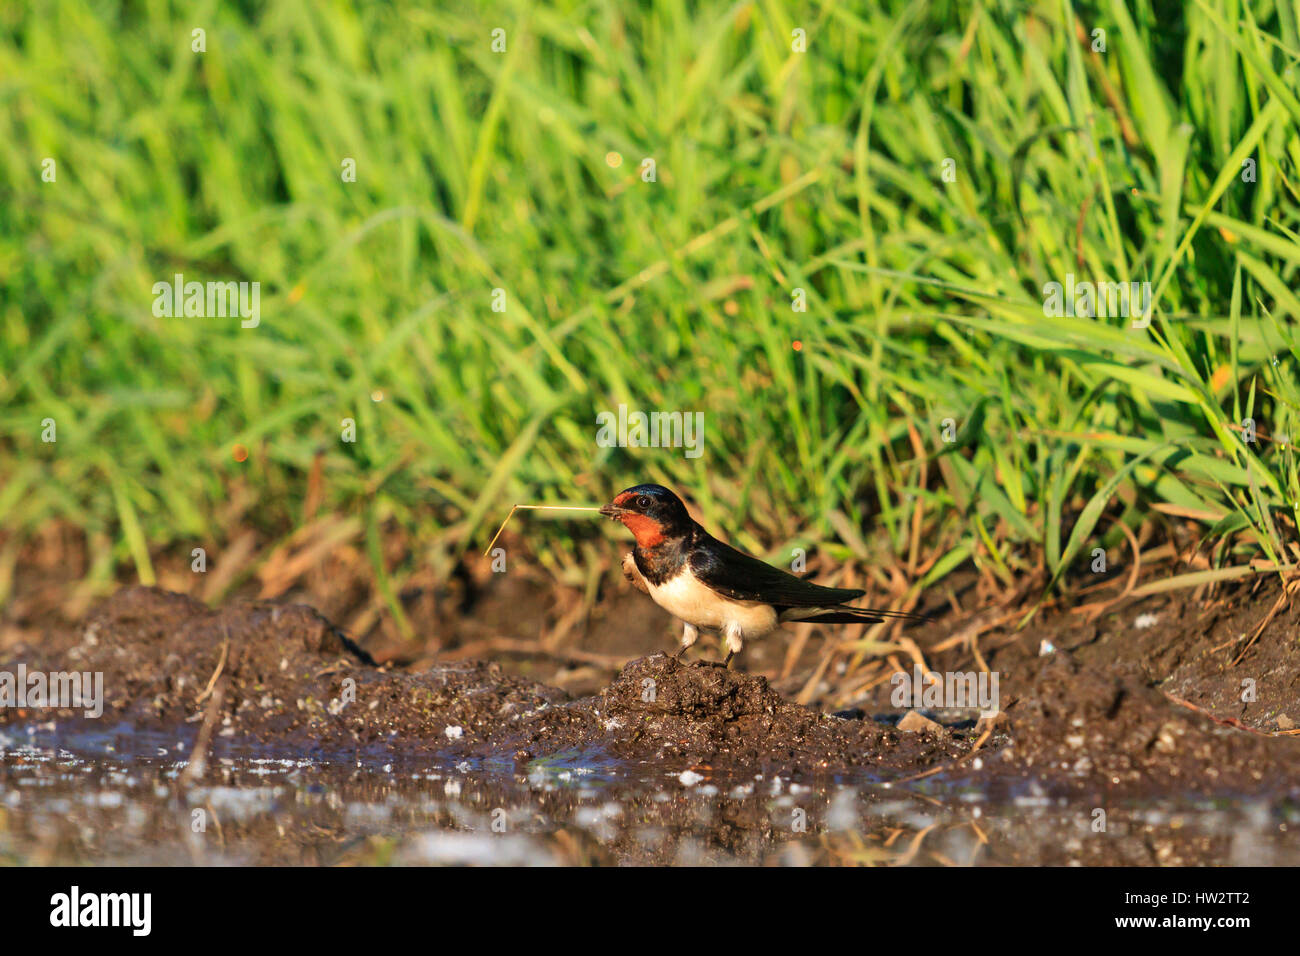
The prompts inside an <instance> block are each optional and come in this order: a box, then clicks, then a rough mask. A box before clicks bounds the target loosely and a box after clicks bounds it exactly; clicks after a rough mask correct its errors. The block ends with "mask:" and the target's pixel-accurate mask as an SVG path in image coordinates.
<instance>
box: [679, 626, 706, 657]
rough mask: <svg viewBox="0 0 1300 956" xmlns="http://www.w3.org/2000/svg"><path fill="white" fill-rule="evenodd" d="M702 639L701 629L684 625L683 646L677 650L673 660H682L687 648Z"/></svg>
mask: <svg viewBox="0 0 1300 956" xmlns="http://www.w3.org/2000/svg"><path fill="white" fill-rule="evenodd" d="M699 639H700V629H699V628H697V627H696V626H695V625H694V624H684V625H683V626H682V646H681V647H679V648H677V653H676V654H674V655H673V660H675V661H678V660H681V658H682V655H683V654H685V653H686V648H688V647H690V646H691V645H692V644H694V643H695V642H696V641H698V640H699Z"/></svg>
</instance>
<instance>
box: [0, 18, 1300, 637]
mask: <svg viewBox="0 0 1300 956" xmlns="http://www.w3.org/2000/svg"><path fill="white" fill-rule="evenodd" d="M1298 22H1300V16H1298V15H1297V6H1296V5H1295V4H1293V3H1286V2H1273V0H1263V2H1259V3H1240V2H1229V0H1223V2H1219V0H1191V2H1189V3H1186V4H1169V3H1163V2H1161V3H1151V2H1146V0H1140V2H1135V3H1123V2H1119V0H1115V2H1109V3H1105V2H1103V3H1097V4H1079V5H1071V4H1068V3H1050V2H1048V3H1042V4H1032V3H1031V4H1027V3H979V2H976V3H966V2H921V0H914V2H876V0H868V2H863V3H854V4H837V3H827V4H815V3H795V4H781V3H775V2H738V3H715V2H700V3H689V4H687V3H680V2H673V0H663V2H653V3H645V4H627V3H618V2H604V0H593V2H585V3H559V4H554V5H547V6H538V5H534V4H532V3H525V2H520V3H494V2H489V3H473V4H470V3H465V4H453V5H436V6H433V7H430V6H429V5H426V4H415V3H406V2H398V3H393V4H359V5H352V4H347V3H328V4H301V3H295V2H287V0H267V2H263V3H235V4H231V3H198V4H193V5H191V4H175V3H166V2H161V0H152V2H131V3H109V2H87V0H49V2H32V3H26V4H12V5H6V6H5V8H4V10H3V11H2V12H0V475H2V476H3V479H2V480H3V487H2V488H0V527H3V528H4V529H6V531H7V532H8V534H7V536H6V539H5V541H6V544H5V548H4V552H3V554H2V555H0V570H3V571H4V574H5V581H6V589H7V587H8V583H7V582H8V576H9V575H11V574H12V571H13V565H14V563H15V562H16V560H17V555H18V554H19V553H20V548H21V546H22V543H23V542H25V541H27V540H28V539H29V538H30V537H31V536H32V535H34V534H36V533H37V532H39V531H40V529H42V528H45V527H48V526H50V525H51V524H52V523H64V524H70V525H72V526H73V527H75V528H77V529H80V530H81V531H84V533H85V534H86V536H87V539H88V540H89V541H91V542H93V543H95V545H96V547H95V549H94V550H93V552H92V558H93V564H92V567H91V568H90V571H89V575H90V577H91V578H92V579H93V580H94V581H95V582H98V583H99V584H100V585H102V586H103V587H107V586H108V585H109V583H110V582H111V581H112V580H114V579H115V578H117V577H120V576H122V575H124V574H125V575H128V576H129V575H136V576H138V577H139V578H140V579H142V580H144V581H146V582H148V581H152V580H153V579H154V567H153V561H154V560H155V559H156V557H157V555H158V554H160V553H179V554H182V555H188V554H189V552H190V549H191V548H192V547H195V546H205V547H208V548H210V549H213V550H214V551H215V552H217V553H219V552H220V549H221V547H222V546H223V544H224V543H228V541H229V538H230V536H231V534H232V533H233V531H234V529H233V528H232V527H231V525H230V519H229V516H230V515H231V514H232V511H231V508H232V502H233V501H238V502H241V503H242V509H243V510H241V511H239V514H240V518H239V523H240V524H250V525H255V526H256V527H258V528H259V529H261V533H263V534H265V535H267V536H269V538H270V539H271V540H276V539H283V538H286V537H287V536H289V535H291V534H292V533H293V531H294V529H295V528H296V527H299V526H301V524H302V523H303V522H304V521H306V520H308V519H309V518H310V517H312V516H313V515H314V514H315V513H317V512H329V513H337V514H340V515H347V516H349V522H350V523H349V524H348V525H347V528H348V529H349V530H348V532H347V533H348V534H352V535H355V537H356V539H357V540H358V541H359V542H362V543H363V544H364V547H365V553H366V554H367V555H368V556H369V558H370V559H371V560H372V562H373V564H374V571H375V574H376V581H377V583H378V584H379V585H380V586H381V587H382V588H384V589H385V592H386V594H388V595H389V596H390V599H391V595H393V594H395V593H399V592H400V590H401V586H402V583H403V580H404V578H405V577H406V576H409V575H410V574H411V573H413V572H414V570H415V569H416V568H417V567H421V566H432V567H434V568H435V569H437V570H438V573H440V574H449V573H450V572H451V569H452V567H454V565H455V564H456V562H457V561H459V560H461V559H462V558H463V557H464V556H465V555H467V554H472V553H475V552H476V551H477V550H479V549H481V548H482V546H483V545H484V543H485V542H486V539H487V538H488V537H489V536H490V535H491V533H492V531H493V530H494V527H495V524H496V523H497V521H498V519H499V518H500V517H501V516H503V515H504V513H505V511H506V510H507V509H508V507H509V505H510V504H511V503H513V502H516V501H553V502H564V503H598V502H600V501H602V500H605V499H607V497H608V496H609V495H610V494H611V493H612V492H615V491H617V490H618V489H619V488H621V487H623V486H626V485H629V484H633V483H636V482H639V481H655V482H661V483H664V484H667V485H670V486H672V487H674V488H677V489H679V490H681V491H682V492H683V493H686V494H689V495H690V496H692V497H693V499H694V501H695V502H696V503H697V504H698V506H699V509H700V512H701V513H702V514H703V515H704V516H706V518H707V520H708V522H709V524H710V527H711V528H712V529H713V530H715V531H716V532H718V533H720V534H724V535H726V536H727V537H729V538H730V539H731V540H733V541H734V542H735V543H737V544H738V545H740V546H742V547H745V548H747V549H749V550H752V551H754V552H756V553H760V554H764V555H768V556H777V557H779V556H781V555H786V556H787V557H788V555H789V553H790V550H789V549H791V548H793V547H797V546H802V547H808V546H817V547H820V548H821V549H822V552H823V553H824V554H826V555H828V556H829V557H830V558H831V559H833V560H834V561H837V562H854V563H856V564H857V565H860V566H861V567H863V568H865V569H868V570H867V571H866V573H868V574H872V573H874V574H875V575H876V576H877V577H878V578H880V579H881V580H882V581H886V580H894V582H895V583H897V582H898V580H902V581H903V583H904V585H905V586H906V587H907V588H909V589H911V591H912V592H913V593H915V591H917V590H919V589H921V588H923V587H930V586H932V585H934V584H935V583H936V582H939V581H941V580H942V579H943V578H944V577H945V576H946V575H948V574H950V573H951V572H952V571H953V570H954V569H956V568H959V567H963V566H970V564H971V563H972V562H973V563H974V565H975V566H976V567H978V568H979V569H981V571H982V573H984V574H986V575H993V576H995V577H996V578H997V579H998V580H1000V581H1001V582H1003V583H1004V584H1005V585H1006V586H1007V587H1008V588H1010V587H1012V586H1013V585H1014V584H1015V582H1016V581H1018V580H1020V579H1022V578H1024V577H1025V576H1027V575H1028V576H1031V577H1033V578H1034V580H1036V581H1037V582H1038V583H1039V584H1041V585H1042V586H1043V587H1044V588H1046V589H1047V590H1049V591H1050V589H1051V588H1053V587H1056V588H1059V587H1060V586H1061V584H1062V581H1067V582H1068V580H1069V574H1070V573H1071V572H1072V571H1073V570H1076V569H1078V570H1086V569H1087V567H1088V562H1089V561H1090V560H1091V557H1090V555H1091V553H1092V550H1093V549H1094V548H1095V547H1104V548H1109V549H1111V550H1110V553H1111V555H1112V558H1114V557H1115V556H1116V555H1117V554H1118V553H1119V552H1118V551H1117V550H1115V549H1122V548H1125V547H1127V545H1126V544H1125V541H1126V535H1125V534H1124V530H1123V528H1122V527H1121V525H1126V526H1128V527H1131V528H1139V527H1141V526H1142V525H1143V524H1144V523H1145V524H1146V525H1147V526H1148V528H1147V531H1148V533H1150V531H1151V529H1153V528H1154V529H1155V531H1156V532H1157V533H1158V534H1159V533H1167V532H1168V530H1169V529H1170V528H1171V527H1172V526H1173V525H1174V524H1175V523H1178V524H1180V525H1181V524H1185V523H1187V522H1191V523H1193V524H1194V526H1195V527H1196V529H1197V534H1198V535H1201V536H1203V543H1204V545H1205V548H1204V550H1205V551H1206V552H1207V553H1208V554H1209V555H1210V566H1211V567H1210V571H1211V573H1221V574H1224V575H1231V574H1234V573H1236V572H1235V571H1232V570H1231V569H1233V568H1239V567H1246V566H1247V565H1248V564H1249V563H1250V562H1252V561H1253V562H1256V568H1258V567H1261V566H1262V567H1270V566H1272V567H1276V566H1281V567H1286V566H1288V565H1290V564H1291V563H1292V562H1294V561H1295V560H1296V557H1297V556H1296V552H1295V546H1294V543H1293V542H1294V541H1295V528H1296V515H1297V511H1296V507H1297V506H1296V502H1297V499H1300V481H1298V480H1297V471H1296V457H1295V452H1294V446H1293V444H1292V440H1291V439H1290V438H1288V436H1294V437H1295V438H1296V439H1300V427H1298V426H1300V422H1298V421H1297V416H1296V412H1297V408H1298V407H1300V391H1298V390H1297V383H1296V376H1295V367H1296V362H1297V360H1298V359H1300V353H1298V352H1297V349H1296V345H1297V343H1296V334H1295V323H1296V319H1297V317H1298V316H1300V295H1298V293H1297V291H1296V290H1297V287H1298V285H1300V284H1298V283H1297V281H1296V280H1297V270H1300V243H1298V242H1297V235H1298V233H1300V98H1298V96H1300V93H1298V92H1297V91H1298V90H1300V83H1298V82H1297V60H1300V35H1298V34H1297V23H1298ZM195 28H202V29H204V30H205V31H206V51H205V52H201V53H196V52H193V51H192V49H191V45H192V36H193V34H192V31H193V30H194V29H195ZM496 29H502V30H504V31H505V40H506V50H505V52H494V50H493V49H492V40H493V37H492V31H493V30H496ZM796 30H802V31H804V35H805V36H806V43H807V48H806V51H805V52H796V51H795V50H794V49H793V46H794V45H795V43H794V37H795V36H796V34H795V31H796ZM1097 30H1100V31H1104V33H1103V34H1095V33H1094V31H1097ZM1099 38H1100V42H1099ZM46 158H52V159H54V160H55V163H56V167H55V168H56V170H57V178H56V181H55V182H45V181H43V180H42V176H41V172H42V162H43V160H44V159H46ZM349 158H350V159H353V160H355V163H356V170H357V177H356V182H354V183H353V182H345V181H344V180H343V177H342V175H341V171H342V168H343V162H344V160H345V159H349ZM646 158H652V159H653V160H654V163H655V171H656V179H655V181H654V182H646V181H644V180H643V177H642V175H641V172H642V169H643V160H644V159H646ZM946 161H951V162H950V163H947V165H945V163H946ZM1243 164H1244V165H1243ZM945 168H947V169H950V170H951V171H952V173H953V174H954V175H953V177H951V178H952V180H953V181H950V182H949V181H945V178H944V175H943V173H944V169H945ZM1247 170H1253V176H1252V175H1250V174H1249V173H1248V172H1246V171H1247ZM1244 173H1245V175H1244ZM175 273H182V274H184V276H185V278H186V280H191V281H195V280H196V281H204V282H206V281H209V280H217V281H227V280H244V281H258V282H260V283H261V295H262V301H261V311H262V319H261V324H260V326H259V327H258V328H256V329H245V328H241V327H240V323H239V321H238V320H237V319H219V318H211V317H209V318H184V317H179V318H159V317H155V316H154V315H153V311H152V304H153V295H152V292H151V288H152V286H153V284H154V283H155V282H159V281H170V279H171V277H172V276H173V275H174V274H175ZM1067 274H1074V275H1075V276H1076V278H1077V279H1078V280H1083V279H1088V280H1093V279H1104V280H1107V281H1122V282H1129V281H1136V282H1142V281H1146V282H1150V283H1151V284H1152V287H1153V291H1154V300H1153V306H1152V309H1151V314H1150V316H1148V318H1149V319H1150V325H1149V327H1147V328H1134V327H1133V325H1134V322H1133V320H1131V319H1128V318H1102V319H1096V318H1088V317H1068V316H1062V317H1053V316H1048V315H1045V314H1044V308H1043V302H1044V292H1043V287H1044V286H1045V284H1047V283H1050V282H1062V283H1063V282H1065V281H1066V276H1067ZM494 289H503V290H505V296H506V299H505V301H506V310H505V311H504V312H494V311H493V310H492V302H493V290H494ZM795 290H803V292H804V295H805V296H806V303H807V310H806V311H803V312H800V311H795V309H794V308H793V305H792V303H793V301H794V297H795V295H796V292H795ZM1138 324H1141V323H1140V322H1139V323H1138ZM620 403H624V404H627V405H629V406H630V407H631V408H634V409H640V410H644V411H654V410H667V411H671V410H680V411H703V412H704V413H705V433H704V439H705V444H704V455H703V456H702V457H700V458H698V459H690V458H687V457H686V456H685V455H684V454H682V450H681V449H649V448H626V449H624V448H612V449H611V448H601V447H598V446H597V444H596V441H595V434H596V415H597V413H598V412H600V411H604V410H615V409H617V407H618V405H619V404H620ZM346 418H352V419H354V420H355V421H356V423H357V441H356V442H355V443H345V442H343V441H341V440H340V434H341V428H342V422H343V420H344V419H346ZM1248 418H1249V419H1253V420H1254V422H1255V423H1256V427H1257V430H1258V434H1259V436H1260V440H1259V441H1258V442H1257V443H1254V444H1251V443H1248V442H1246V441H1244V440H1243V432H1242V427H1243V422H1244V420H1245V419H1248ZM45 419H54V420H55V422H56V423H57V442H55V443H47V442H43V441H42V422H43V421H44V420H45ZM945 422H946V425H945ZM945 429H946V430H947V433H948V434H947V437H949V438H953V439H954V440H953V441H946V440H945ZM236 446H242V447H243V448H245V449H247V460H245V461H242V462H240V461H236V460H235V454H234V449H235V448H236ZM318 454H319V455H320V456H321V458H320V461H321V464H320V466H319V476H320V481H319V485H318V489H319V490H318V492H317V493H316V496H315V499H314V500H310V499H312V495H310V494H309V493H308V485H309V483H310V482H309V476H310V475H311V474H312V469H313V463H314V461H315V460H316V456H317V455H318ZM309 510H310V512H311V513H310V514H309V513H308V512H309ZM394 528H400V529H402V530H403V531H404V532H405V533H406V534H407V535H408V536H409V540H412V541H417V542H419V545H418V547H417V548H415V549H414V550H413V551H412V552H411V553H410V554H409V555H408V556H407V557H406V558H404V559H403V560H401V561H399V562H397V563H396V564H394V563H393V562H391V561H389V560H388V559H386V558H385V552H384V549H383V548H382V547H381V544H380V541H381V539H382V538H383V536H384V535H385V534H386V533H388V532H389V531H391V530H392V529H394ZM525 529H526V531H527V533H526V534H525V535H524V536H523V537H522V538H519V539H518V541H519V544H520V545H521V546H522V547H524V548H525V549H526V552H527V553H528V555H529V557H530V559H533V560H536V561H540V562H541V563H542V565H543V566H544V567H545V568H546V569H547V570H548V571H549V572H550V573H553V574H554V575H555V576H556V577H557V578H559V579H561V580H567V581H570V582H572V583H577V582H582V581H589V579H590V576H591V574H592V570H591V569H592V568H596V567H599V568H604V567H606V566H607V563H606V561H605V560H604V559H605V558H607V557H608V552H609V550H610V549H609V545H608V544H607V543H603V542H602V540H601V539H600V538H599V536H598V535H599V533H600V532H599V531H598V530H597V526H596V525H595V524H594V523H581V522H575V521H573V520H572V518H571V516H570V517H568V518H567V519H566V520H565V521H563V522H544V521H542V520H540V519H539V518H530V519H528V524H527V525H525V526H523V527H520V526H516V527H515V529H514V530H515V531H516V532H518V531H520V530H525ZM1144 540H1145V539H1144ZM1259 562H1271V564H1268V563H1265V564H1262V565H1261V564H1260V563H1259ZM890 567H892V568H893V569H894V571H893V572H891V573H892V574H893V577H892V578H887V577H885V575H886V572H885V571H883V570H881V568H890ZM1215 568H1222V569H1226V570H1224V571H1221V572H1214V570H1213V569H1215ZM398 613H399V614H400V611H398Z"/></svg>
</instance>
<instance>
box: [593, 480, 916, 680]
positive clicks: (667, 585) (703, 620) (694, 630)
mask: <svg viewBox="0 0 1300 956" xmlns="http://www.w3.org/2000/svg"><path fill="white" fill-rule="evenodd" d="M600 513H601V514H602V515H604V516H605V517H607V518H613V519H614V520H615V521H618V522H621V523H622V524H623V526H624V527H626V528H627V530H629V531H631V532H632V534H633V535H634V536H635V537H636V548H635V549H634V550H633V551H632V553H631V554H629V555H627V556H625V557H624V558H623V573H624V574H625V575H626V576H627V579H628V580H629V581H631V582H632V584H633V585H634V586H636V587H637V588H638V589H639V590H642V591H645V592H646V593H647V594H649V595H650V597H651V598H653V599H654V602H655V603H656V604H658V605H659V606H660V607H661V608H663V609H664V610H666V611H668V612H669V613H670V614H672V615H673V616H674V617H676V618H677V619H678V620H680V621H682V622H683V624H684V627H683V629H682V646H681V647H680V648H679V649H678V651H677V653H676V654H675V655H674V656H675V657H680V656H681V655H682V653H683V652H684V651H685V650H686V648H688V647H690V646H691V645H692V644H694V643H695V642H696V640H698V638H699V636H700V628H708V629H711V630H717V631H719V632H721V634H722V637H723V640H724V641H725V643H726V645H727V659H726V660H725V661H724V662H723V666H728V665H730V664H731V659H732V658H733V657H734V656H735V655H736V654H737V653H738V652H739V651H740V649H741V647H742V646H743V644H744V642H745V641H746V640H747V639H752V638H758V637H763V636H764V635H766V634H769V633H771V632H772V631H774V630H775V629H776V628H777V627H778V626H779V625H781V624H784V623H786V622H788V621H811V622H818V623H822V624H847V623H859V624H860V623H870V624H876V623H879V622H881V621H884V620H889V619H901V620H910V621H924V620H925V619H926V618H924V617H923V616H921V615H917V614H905V613H902V612H899V611H877V610H873V609H871V608H857V607H845V606H844V605H845V602H847V601H852V600H855V599H856V598H860V597H862V596H863V595H864V594H866V593H867V592H866V591H860V590H858V589H856V588H827V587H822V586H821V585H818V584H812V583H811V582H808V581H805V580H803V579H802V578H797V577H795V576H794V575H793V574H789V573H787V572H785V571H782V570H781V569H780V568H774V567H772V565H770V564H767V563H765V562H763V561H760V560H759V559H758V558H755V557H752V556H751V555H748V554H745V553H744V552H743V551H737V550H736V549H735V548H733V547H731V546H730V545H728V544H723V543H722V542H721V541H719V540H718V539H717V538H715V537H713V535H711V534H709V533H708V532H707V531H705V530H704V529H703V528H702V527H700V525H699V524H697V523H696V522H695V521H694V520H693V519H692V518H691V516H690V515H689V514H687V513H686V506H685V505H683V504H682V502H681V499H680V498H678V497H677V496H676V495H675V494H673V493H672V492H671V491H669V490H668V489H667V488H665V487H663V485H636V486H634V487H632V488H628V489H627V490H626V491H621V492H619V493H618V494H617V495H616V496H615V497H614V500H613V502H611V503H610V504H607V505H605V506H604V507H603V508H601V509H600Z"/></svg>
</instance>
